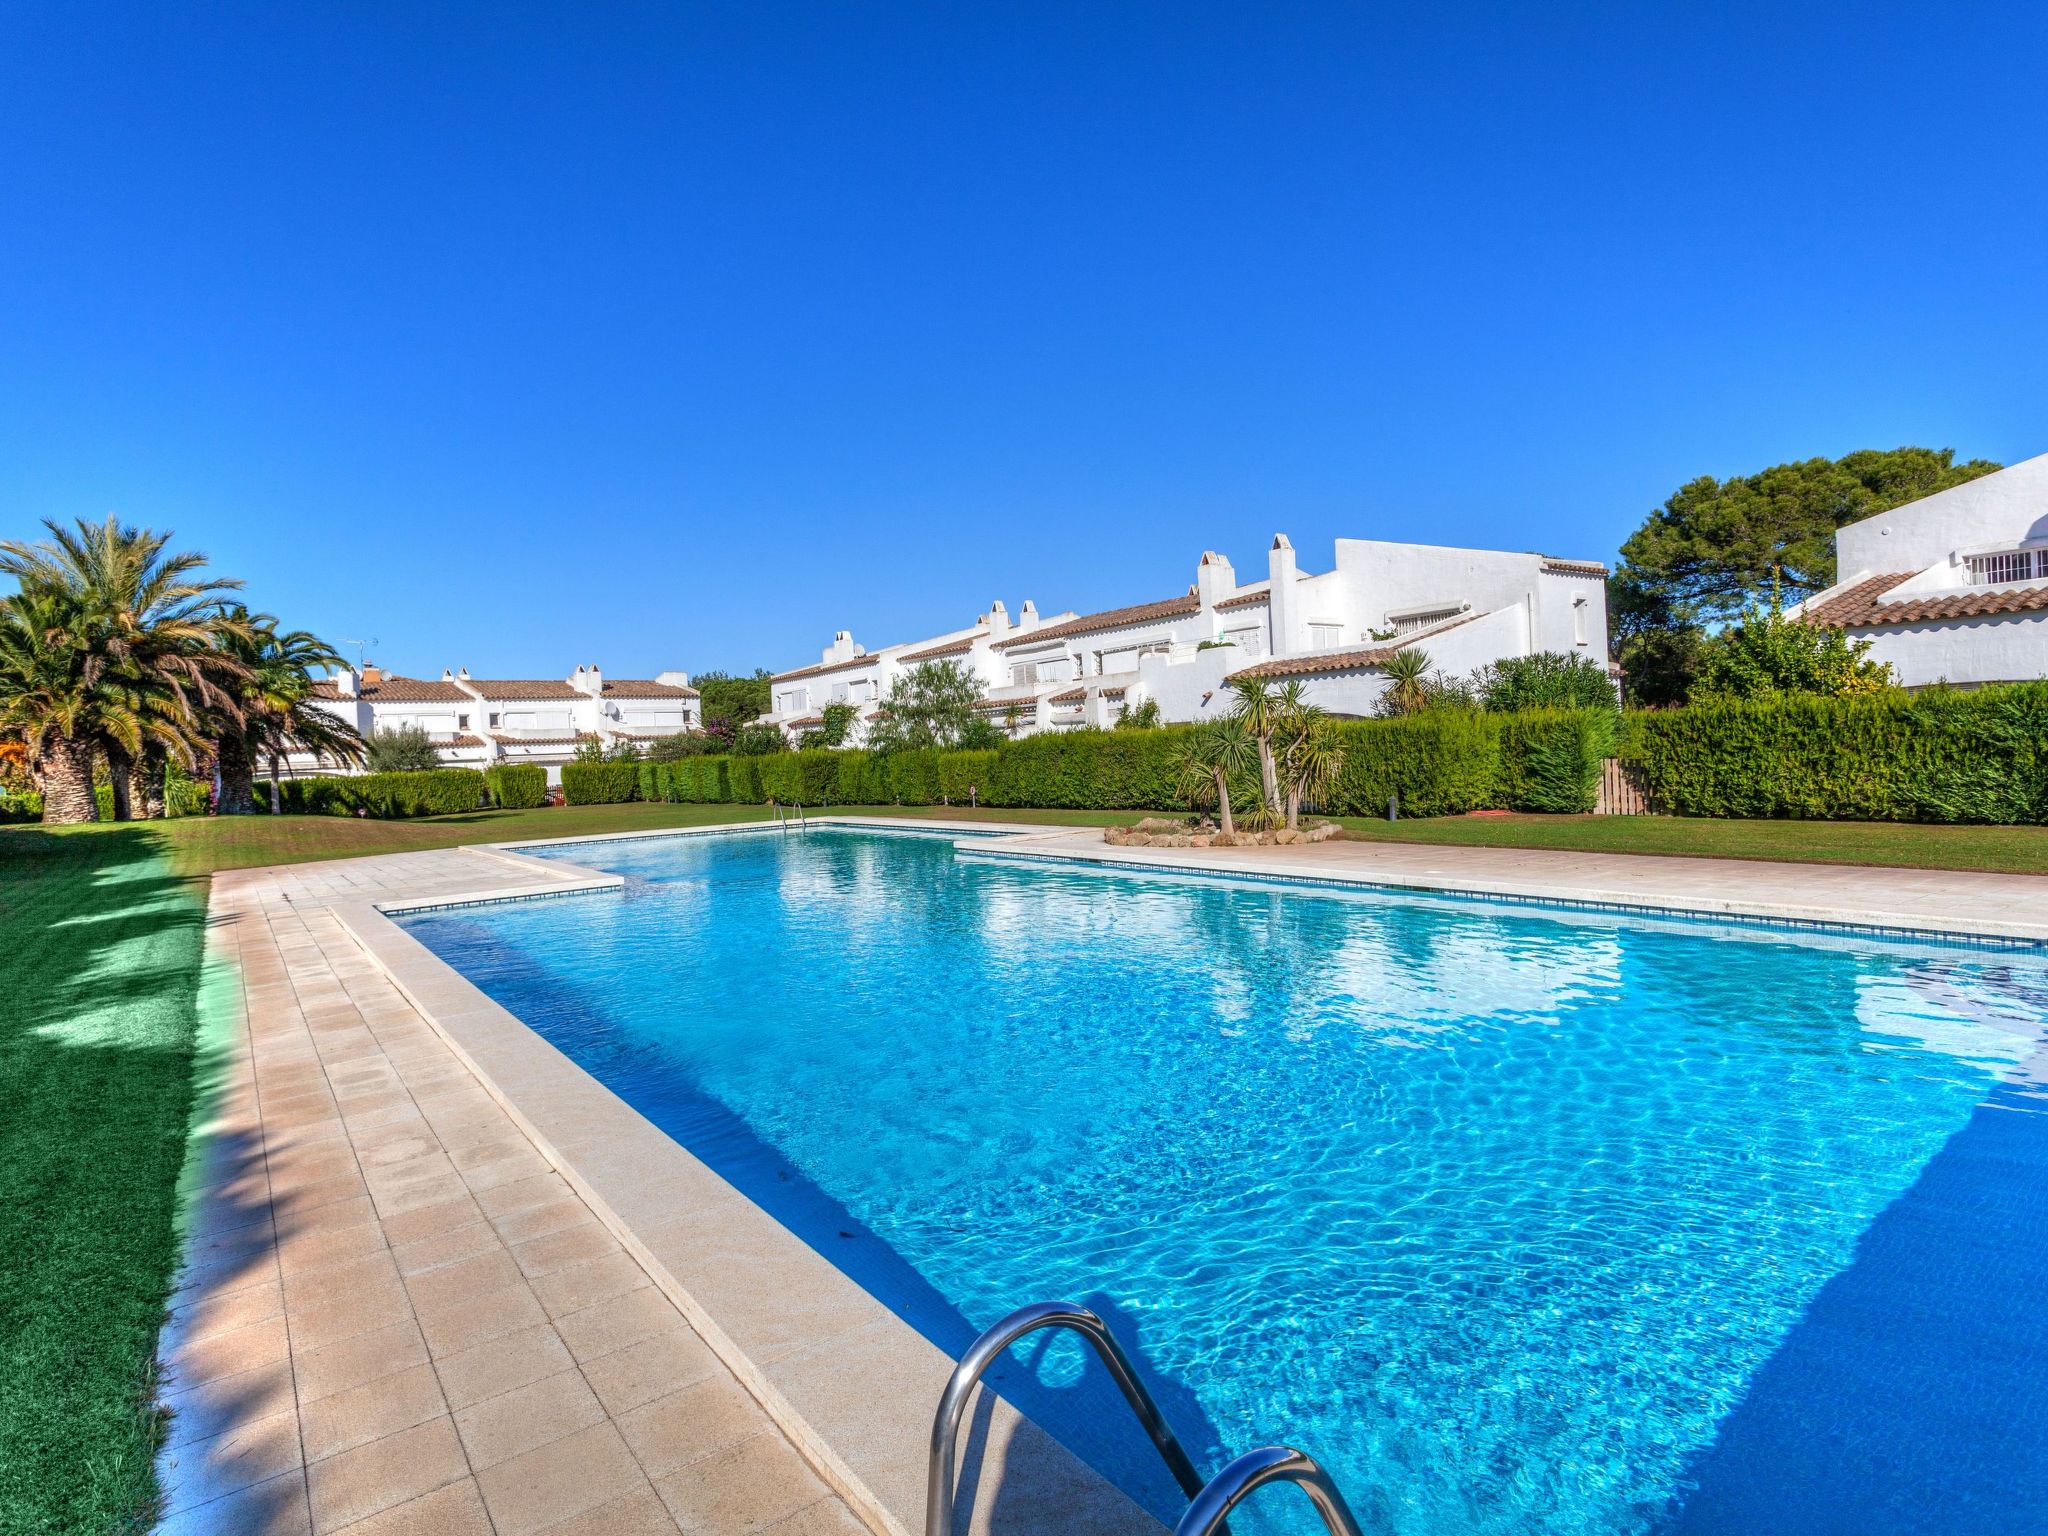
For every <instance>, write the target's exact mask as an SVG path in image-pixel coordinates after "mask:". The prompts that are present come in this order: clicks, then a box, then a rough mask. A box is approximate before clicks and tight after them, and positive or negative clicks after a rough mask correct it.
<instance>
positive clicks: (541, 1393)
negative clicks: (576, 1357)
mask: <svg viewBox="0 0 2048 1536" xmlns="http://www.w3.org/2000/svg"><path fill="white" fill-rule="evenodd" d="M604 1417H605V1411H604V1405H603V1404H602V1403H600V1402H599V1401H598V1400H597V1394H596V1393H594V1392H592V1391H591V1390H590V1388H589V1386H588V1385H587V1384H586V1383H585V1382H584V1380H583V1377H582V1375H581V1374H580V1373H579V1372H577V1371H575V1370H573V1369H572V1370H567V1371H562V1372H559V1373H557V1374H556V1375H553V1376H547V1377H543V1378H542V1379H541V1380H539V1381H535V1382H529V1383H528V1384H527V1385H526V1386H523V1387H515V1388H513V1389H512V1390H511V1391H510V1392H502V1393H500V1394H499V1395H498V1396H496V1397H488V1398H485V1399H484V1400H483V1401H482V1402H480V1403H475V1404H472V1405H471V1406H470V1407H467V1408H464V1409H463V1410H461V1411H460V1412H459V1413H457V1414H456V1415H455V1427H456V1429H457V1430H458V1431H459V1432H460V1433H461V1435H462V1446H463V1449H464V1450H465V1451H467V1452H468V1453H469V1464H470V1466H471V1467H473V1468H474V1469H476V1470H477V1471H479V1472H481V1471H482V1470H483V1469H484V1468H485V1467H493V1466H496V1465H497V1464H498V1463H499V1462H501V1461H509V1460H511V1459H512V1458H513V1457H514V1456H518V1455H520V1454H522V1453H523V1452H526V1451H530V1450H532V1449H534V1448H535V1447H536V1446H542V1445H546V1444H548V1443H549V1442H550V1441H554V1440H560V1439H562V1438H563V1437H564V1436H566V1435H572V1434H574V1433H575V1432H576V1431H577V1430H579V1429H588V1428H589V1427H590V1426H591V1425H592V1424H595V1423H597V1422H598V1421H599V1420H601V1419H603V1418H604Z"/></svg>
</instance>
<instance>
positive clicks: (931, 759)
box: [870, 748, 944, 805]
mask: <svg viewBox="0 0 2048 1536" xmlns="http://www.w3.org/2000/svg"><path fill="white" fill-rule="evenodd" d="M943 758H944V754H943V753H940V752H936V751H932V750H930V749H928V748H927V749H920V750H913V751H909V752H892V753H891V754H890V755H889V756H887V757H878V758H875V759H874V761H875V763H876V764H877V765H878V766H879V767H882V768H884V769H885V772H884V773H883V775H882V784H881V787H880V789H879V790H878V791H877V796H878V798H876V799H875V800H873V801H871V802H870V803H871V804H875V805H883V804H897V805H937V804H938V803H939V795H940V793H941V791H940V789H939V764H940V762H941V761H942V760H943Z"/></svg>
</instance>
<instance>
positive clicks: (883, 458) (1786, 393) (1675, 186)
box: [0, 0, 2048, 675]
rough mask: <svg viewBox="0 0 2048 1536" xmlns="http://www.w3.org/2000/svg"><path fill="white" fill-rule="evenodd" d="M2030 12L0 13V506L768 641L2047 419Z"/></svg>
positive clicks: (461, 611)
mask: <svg viewBox="0 0 2048 1536" xmlns="http://www.w3.org/2000/svg"><path fill="white" fill-rule="evenodd" d="M2044 58H2048V7H2042V6H2040V5H2038V4H2037V5H2031V6H2025V7H2021V6H2012V7H1997V6H1983V7H1976V6H1955V5H1928V6H1925V7H1921V8H1889V7H1884V6H1870V5H1841V6H1833V7H1796V6H1784V5H1776V4H1773V5H1752V6H1724V5H1712V6H1708V5H1699V6H1691V7H1680V6H1643V5H1613V6H1608V7H1600V8H1591V7H1581V8H1567V7H1552V6H1529V5H1501V6H1499V7H1493V8H1484V9H1481V8H1469V7H1467V8H1460V7H1451V6H1446V7H1424V6H1393V5H1387V6H1377V7H1367V6H1359V5H1339V4H1324V5H1284V4H1267V3H1256V4H1238V5H1232V6H1221V5H1198V4H1158V5H1142V6H1141V5H1121V4H1114V3H1103V0H1091V3H1088V4H1080V5H1071V6H1067V5H1054V4H1037V5H1029V6H1024V5H1000V4H982V3H976V4H956V5H938V4H933V5H925V6H909V5H892V4H882V3H877V4H860V5H846V4H829V5H828V4H819V5H814V6H799V5H782V4H774V3H752V0H749V3H733V4H727V5H720V6H716V7H711V6H692V5H685V4H668V5H658V6H657V5H649V6H632V5H612V4H607V5H570V4H562V5H557V6H553V7H543V6H538V5H512V4H505V3H492V4H478V5H475V6H461V5H452V4H440V5H436V4H412V3H408V4H403V5H397V4H394V5H373V4H348V5H326V6H299V5H289V6H287V5H276V4H269V3H266V4H262V5H248V6H238V5H233V4H218V5H207V6H203V7H199V6H178V5H171V6H166V5H137V6H133V7H128V6H113V5H96V4H91V3H81V0H63V3H15V4H11V5H9V6H7V7H6V8H5V10H4V11H0V529H4V530H5V532H7V533H9V534H16V535H18V534H21V533H25V532H29V531H32V530H33V526H34V523H35V520H36V519H37V518H40V517H43V516H58V517H71V516H75V515H85V516H102V515H104V514H105V513H106V512H108V511H117V512H119V513H120V514H121V515H122V516H124V517H125V518H128V519H131V520H134V521H137V522H143V523H148V524H153V525H156V526H160V527H161V526H170V527H174V528H175V529H176V530H177V531H178V534H179V535H180V538H181V541H184V542H189V543H191V544H195V545H198V546H200V547H202V548H204V549H206V550H207V551H209V552H210V553H211V554H212V555H213V556H214V558H215V560H216V562H217V563H218V564H219V565H220V566H222V567H224V568H226V569H227V570H229V571H231V572H234V573H236V574H240V575H242V576H244V577H246V578H247V579H248V581H249V588H250V595H251V597H252V598H253V599H254V600H255V601H256V602H257V603H258V604H259V605H260V606H262V607H266V608H269V609H272V610H273V611H276V612H278V613H280V614H282V615H283V616H285V617H286V618H287V619H288V620H290V621H291V622H293V623H294V624H300V625H305V626H309V627H312V628H314V629H316V630H318V631H319V632H321V633H323V634H325V635H327V636H329V637H344V636H348V637H353V636H376V637H379V638H380V639H381V640H382V642H383V643H382V645H381V647H380V648H379V650H380V653H381V656H382V658H383V659H384V660H385V662H386V663H387V664H389V665H393V666H395V667H397V668H399V669H400V670H402V671H409V672H425V671H427V670H429V669H438V668H439V667H441V666H443V665H444V664H445V665H465V664H466V665H468V666H470V667H471V668H473V669H476V670H478V671H480V672H481V671H491V672H498V673H506V674H518V675H555V674H565V673H566V672H567V670H568V669H569V668H570V667H571V666H572V665H573V664H575V663H577V662H585V661H596V662H600V663H602V664H603V665H604V666H605V667H606V669H607V670H608V671H611V672H613V673H615V674H620V675H624V674H634V673H645V672H648V671H650V670H653V669H655V668H658V667H661V666H666V665H677V666H686V667H689V668H690V669H692V670H703V669H705V668H709V667H717V666H723V667H744V666H749V665H752V664H754V663H756V662H760V663H765V664H768V665H771V666H776V667H781V666H788V665H792V664H795V663H798V662H801V661H803V660H806V659H808V658H811V657H812V655H813V653H814V651H815V649H816V648H817V647H818V646H819V645H821V644H823V643H824V642H825V641H826V640H827V639H828V638H829V636H830V632H831V631H832V630H833V629H834V628H836V627H839V626H842V625H846V626H851V627H852V628H853V630H854V632H855V634H856V636H857V638H859V639H860V640H862V641H863V642H865V643H867V644H869V645H881V644H884V643H888V642H891V641H894V640H898V639H903V638H908V637H914V636H917V635H921V634H925V633H930V632H934V631H937V630H940V629H943V628H947V627H950V626H953V625H957V624H961V623H964V622H966V621H967V620H968V619H969V618H971V616H972V615H973V613H974V612H975V611H976V610H977V608H978V607H980V606H982V605H985V604H986V603H987V601H988V600H989V599H990V598H993V597H996V596H1001V597H1002V598H1004V599H1005V600H1006V601H1007V602H1009V603H1010V605H1011V606H1012V608H1013V609H1014V608H1015V606H1016V604H1017V603H1018V601H1019V600H1020V599H1022V598H1024V597H1027V596H1028V597H1032V598H1035V599H1036V600H1037V601H1038V603H1039V605H1040V607H1041V608H1043V609H1047V610H1051V609H1055V608H1062V607H1077V608H1082V609H1087V608H1094V607H1102V606H1110V605H1114V604H1117V603H1121V602H1130V601H1140V600H1145V599H1150V598H1154V597H1159V596H1164V595H1168V594H1171V593H1173V592H1176V591H1178V590H1181V589H1182V588H1183V587H1184V586H1185V584H1186V583H1187V582H1188V581H1189V580H1190V579H1191V578H1192V575H1193V566H1194V561H1195V558H1196V556H1197V555H1198V554H1199V552H1200V551H1201V550H1202V549H1203V548H1204V547H1215V548H1218V549H1222V550H1223V551H1225V552H1226V553H1228V554H1229V555H1231V556H1232V557H1233V559H1235V560H1236V562H1237V563H1238V566H1239V568H1240V571H1245V569H1246V568H1247V567H1249V568H1250V570H1249V572H1248V574H1250V575H1257V574H1260V573H1262V572H1263V568H1264V549H1265V546H1266V544H1267V542H1268V540H1269V538H1270V536H1271V534H1272V533H1273V531H1274V530H1275V529H1276V528H1278V529H1285V530H1286V531H1287V532H1288V533H1290V534H1291V535H1292V537H1293V539H1294V542H1295V544H1296V546H1297V547H1298V548H1299V549H1300V550H1301V551H1302V555H1303V557H1304V564H1305V565H1306V566H1308V567H1309V568H1312V569H1320V568H1322V567H1323V566H1324V565H1325V564H1326V563H1327V561H1328V558H1329V541H1330V540H1331V539H1332V538H1333V537H1336V536H1338V535H1340V534H1341V535H1353V536H1366V537H1390V538H1409V539H1421V540H1432V541H1440V542H1444V543H1469V544H1479V545H1501V546H1506V547H1510V548H1541V549H1544V550H1546V551H1549V552H1553V553H1558V554H1564V555H1571V556H1590V557H1600V558H1606V557H1609V556H1611V554H1612V552H1613V550H1614V548H1615V546H1616V544H1617V543H1618V542H1619V540H1620V539H1621V538H1623V537H1624V536H1625V535H1626V534H1627V533H1628V531H1629V530H1630V529H1631V528H1632V527H1634V526H1635V524H1636V523H1637V522H1638V521H1639V520H1640V519H1641V518H1642V516H1643V515H1644V514H1645V512H1647V511H1648V510H1649V509H1650V508H1651V507H1653V506H1654V505H1655V504H1656V503H1657V502H1659V501H1661V500H1662V499H1663V497H1664V496H1665V495H1666V494H1668V493H1669V491H1670V490H1671V489H1672V488H1674V487H1675V486H1676V485H1678V484H1679V483H1680V482H1682V481H1684V480H1685V479H1687V478H1689V477H1691V476H1693V475H1697V474H1701V473H1716V474H1725V473H1735V472H1743V471H1748V470H1752V469H1756V468H1760V467H1762V466H1763V465H1765V464H1768V463H1772V462H1776V461H1779V460H1782V459H1787V458H1794V457H1805V456H1808V455H1812V454H1829V455H1833V454H1838V453H1842V452H1845V451H1847V450H1849V449H1852V448H1858V447H1891V446H1895V445H1897V444H1900V443H1905V442H1917V443H1925V444H1929V445H1932V446H1937V447H1939V446H1953V447H1954V448H1956V449H1957V450H1958V452H1959V453H1961V454H1963V455H1965V456H1980V455H1981V456H1986V457H1992V458H1998V459H2002V460H2005V461H2007V462H2010V461H2012V460H2014V459H2017V458H2021V457H2025V456H2027V455H2029V454H2033V453H2038V452H2042V451H2044V450H2048V212H2044V210H2048V194H2044V191H2043V178H2042V172H2043V167H2044V166H2048V131H2044V124H2048V107H2044V91H2043V85H2042V75H2041V69H2042V61H2043V59H2044Z"/></svg>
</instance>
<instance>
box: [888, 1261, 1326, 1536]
mask: <svg viewBox="0 0 2048 1536" xmlns="http://www.w3.org/2000/svg"><path fill="white" fill-rule="evenodd" d="M1042 1328H1065V1329H1067V1330H1069V1331H1070V1332H1073V1333H1078V1334H1079V1335H1081V1337H1082V1338H1084V1339H1086V1340H1087V1341H1088V1342H1089V1344H1091V1345H1093V1346H1094V1349H1095V1353H1096V1354H1098V1355H1100V1356H1101V1357H1102V1363H1103V1364H1104V1365H1106V1366H1108V1367H1109V1374H1110V1375H1111V1376H1112V1377H1113V1378H1115V1381H1116V1384H1117V1387H1118V1389H1119V1390H1120V1391H1122V1393H1123V1395H1124V1401H1125V1402H1127V1403H1129V1404H1130V1405H1131V1411H1132V1412H1133V1413H1135V1414H1136V1415H1137V1416H1138V1422H1139V1423H1140V1424H1141V1425H1143V1426H1144V1429H1145V1433H1146V1435H1148V1436H1149V1437H1150V1438H1151V1441H1152V1444H1153V1446H1154V1447H1155V1448H1156V1449H1157V1450H1158V1452H1159V1456H1160V1459H1161V1460H1162V1461H1164V1462H1165V1463H1166V1469H1167V1470H1168V1471H1169V1472H1171V1473H1172V1474H1173V1480H1174V1481H1175V1482H1177V1483H1179V1484H1180V1487H1181V1492H1183V1493H1185V1494H1186V1495H1187V1496H1188V1500H1189V1503H1188V1508H1187V1513H1186V1514H1184V1515H1182V1516H1181V1517H1180V1522H1179V1524H1177V1525H1175V1526H1174V1528H1173V1532H1174V1536H1228V1531H1229V1527H1228V1526H1227V1525H1225V1524H1224V1521H1225V1520H1226V1519H1227V1518H1228V1517H1229V1515H1230V1512H1231V1510H1233V1509H1235V1508H1236V1507H1237V1506H1238V1505H1239V1504H1240V1503H1242V1502H1243V1501H1244V1500H1245V1499H1246V1498H1247V1497H1248V1496H1249V1495H1250V1494H1251V1493H1252V1492H1253V1491H1254V1490H1255V1489H1258V1488H1261V1487H1263V1486H1264V1485H1265V1484H1267V1483H1273V1482H1289V1483H1294V1484H1296V1485H1298V1486H1299V1487H1300V1489H1301V1491H1302V1492H1303V1493H1304V1494H1306V1495H1307V1496H1308V1500H1309V1502H1310V1503H1311V1504H1313V1505H1314V1506H1315V1508H1316V1513H1317V1514H1319V1515H1321V1516H1322V1519H1323V1528H1324V1529H1325V1530H1326V1531H1328V1532H1330V1536H1360V1532H1359V1529H1358V1522H1357V1521H1356V1520H1354V1519H1353V1518H1352V1517H1351V1510H1350V1509H1349V1507H1348V1506H1346V1504H1345V1503H1344V1495H1343V1494H1341V1493H1339V1492H1338V1491H1337V1485H1336V1484H1335V1483H1333V1482H1331V1481H1330V1476H1329V1474H1328V1473H1327V1472H1325V1471H1324V1470H1323V1469H1322V1468H1321V1467H1319V1466H1318V1465H1316V1461H1315V1458H1314V1457H1312V1456H1309V1455H1307V1454H1306V1453H1305V1452H1302V1451H1297V1450H1295V1449H1294V1448H1293V1447H1292V1446H1286V1445H1268V1446H1263V1447H1261V1448H1260V1449H1258V1450H1256V1451H1247V1452H1246V1453H1245V1454H1244V1455H1242V1456H1240V1457H1238V1458H1237V1459H1236V1460H1235V1461H1233V1462H1231V1464H1230V1465H1229V1466H1227V1467H1225V1468H1224V1469H1223V1470H1222V1471H1221V1472H1219V1473H1217V1474H1216V1475H1215V1476H1214V1477H1212V1478H1211V1479H1209V1481H1208V1482H1206V1483H1205V1482H1203V1481H1202V1474H1201V1473H1199V1472H1197V1471H1196V1470H1195V1464H1194V1463H1193V1462H1192V1461H1190V1460H1189V1459H1188V1453H1187V1452H1186V1451H1185V1450H1183V1449H1182V1448H1181V1443H1180V1440H1179V1438H1178V1437H1177V1436H1175V1434H1174V1432H1173V1429H1172V1427H1171V1426H1170V1425H1169V1424H1168V1423H1167V1422H1166V1416H1165V1415H1164V1414H1162V1413H1161V1412H1160V1411H1159V1405H1158V1404H1157V1403H1156V1402H1154V1401H1153V1400H1152V1394H1151V1393H1150V1392H1148V1391H1146V1390H1145V1384H1144V1382H1142V1381H1140V1380H1139V1379H1138V1373H1137V1372H1136V1371H1135V1370H1134V1369H1132V1367H1131V1362H1130V1358H1129V1357H1128V1356H1127V1355H1125V1354H1124V1352H1123V1349H1122V1347H1121V1346H1120V1345H1119V1344H1118V1343H1117V1341H1116V1336H1115V1335H1114V1334H1112V1333H1111V1332H1110V1331H1109V1328H1108V1326H1107V1325H1106V1324H1105V1323H1104V1322H1103V1321H1102V1319H1101V1318H1100V1317H1098V1316H1096V1315H1095V1313H1093V1312H1092V1311H1090V1310H1089V1309H1088V1308H1086V1307H1082V1306H1076V1305H1074V1304H1073V1303H1072V1302H1066V1301H1040V1302H1034V1303H1032V1305H1030V1306H1028V1307H1020V1308H1018V1309H1017V1310H1016V1311H1015V1312H1012V1313H1011V1314H1010V1315H1009V1316H1008V1317H1006V1318H1004V1319H1003V1320H1002V1321H1001V1322H999V1323H997V1324H996V1325H995V1326H994V1327H993V1328H991V1329H989V1330H988V1332H986V1333H984V1334H983V1335H982V1336H981V1337H980V1338H978V1339H976V1340H975V1341H974V1342H973V1344H971V1345H969V1346H968V1349H967V1353H966V1354H964V1355H962V1356H961V1357H960V1363H959V1364H957V1365H956V1366H954V1367H953V1374H952V1375H951V1376H950V1377H949V1378H947V1381H946V1390H945V1391H944V1392H943V1393H941V1394H940V1395H939V1411H938V1414H937V1415H936V1416H935V1417H934V1418H933V1420H932V1459H931V1469H930V1473H929V1475H928V1477H927V1478H926V1480H925V1509H924V1529H925V1536H953V1496H954V1491H955V1486H956V1484H955V1478H954V1466H953V1455H954V1445H955V1442H956V1441H957V1440H958V1439H959V1436H960V1421H961V1419H962V1418H964V1417H965V1416H966V1413H967V1401H968V1399H969V1398H970V1397H972V1396H973V1395H974V1389H975V1386H976V1385H977V1384H978V1383H979V1382H980V1381H981V1378H982V1376H983V1374H984V1373H986V1372H987V1370H988V1368H989V1367H990V1366H992V1365H994V1364H995V1362H996V1358H997V1356H999V1355H1001V1354H1002V1353H1003V1351H1004V1350H1006V1349H1008V1348H1009V1347H1010V1346H1011V1345H1012V1344H1015V1343H1016V1342H1017V1341H1018V1340H1019V1339H1021V1338H1023V1337H1024V1336H1025V1335H1027V1334H1032V1333H1036V1332H1038V1331H1039V1330H1040V1329H1042Z"/></svg>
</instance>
